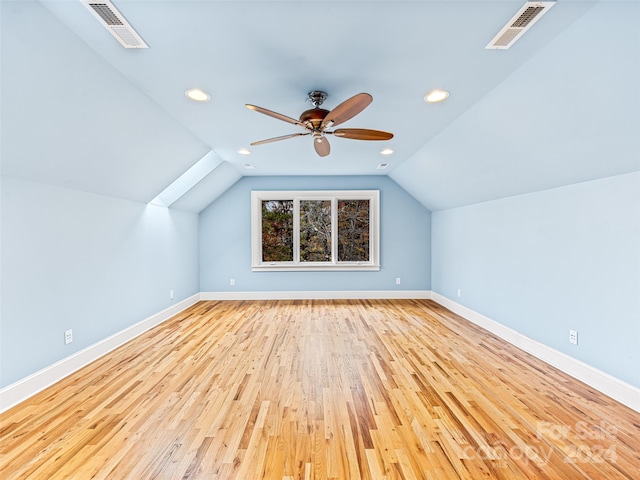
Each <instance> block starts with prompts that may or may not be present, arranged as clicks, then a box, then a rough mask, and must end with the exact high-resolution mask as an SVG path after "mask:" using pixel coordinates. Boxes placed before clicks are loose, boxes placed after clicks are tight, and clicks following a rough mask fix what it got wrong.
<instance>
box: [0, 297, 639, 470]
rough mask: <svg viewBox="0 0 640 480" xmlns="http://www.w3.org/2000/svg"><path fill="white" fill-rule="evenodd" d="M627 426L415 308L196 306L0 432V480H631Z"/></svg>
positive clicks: (634, 456)
mask: <svg viewBox="0 0 640 480" xmlns="http://www.w3.org/2000/svg"><path fill="white" fill-rule="evenodd" d="M639 452H640V415H639V414H638V413H637V412H634V411H633V410H631V409H629V408H627V407H625V406H623V405H621V404H618V403H616V402H615V401H613V400H611V399H610V398H608V397H606V396H604V395H602V394H600V393H598V392H596V391H594V390H593V389H591V388H589V387H587V386H585V385H584V384H582V383H580V382H578V381H576V380H573V379H571V378H570V377H568V376H566V375H564V374H562V373H560V372H559V371H557V370H555V369H553V368H551V367H549V366H548V365H546V364H544V363H543V362H541V361H539V360H537V359H535V358H533V357H531V356H530V355H528V354H526V353H524V352H522V351H520V350H518V349H516V348H514V347H512V346H510V345H509V344H507V343H505V342H504V341H502V340H499V339H497V338H496V337H494V336H492V335H490V334H488V333H487V332H486V331H484V330H482V329H480V328H478V327H476V326H474V325H472V324H470V323H468V322H467V321H465V320H463V319H461V318H460V317H458V316H456V315H454V314H453V313H451V312H450V311H448V310H446V309H445V308H443V307H441V306H439V305H438V304H436V303H434V302H431V301H427V300H415V301H414V300H401V301H398V300H392V301H391V300H390V301H386V300H375V301H358V300H354V301H346V300H343V301H251V302H241V301H237V302H234V301H224V302H222V301H220V302H215V301H211V302H199V303H197V304H196V305H194V306H192V307H191V308H189V309H188V310H186V311H184V312H183V313H181V314H179V315H177V316H176V317H174V318H173V319H171V320H169V321H167V322H165V323H163V324H162V325H160V326H158V327H156V328H155V329H153V330H151V331H149V332H147V333H145V334H143V335H142V336H140V337H138V338H136V339H135V340H133V341H131V342H129V343H128V344H126V345H124V346H122V347H121V348H119V349H117V350H116V351H114V352H112V353H111V354H109V355H107V356H106V357H103V358H101V359H100V360H98V361H96V362H94V363H92V364H91V365H89V366H87V367H85V368H84V369H82V370H81V371H79V372H77V373H76V374H73V375H71V376H70V377H68V378H66V379H65V380H63V381H61V382H59V383H58V384H56V385H54V386H53V387H51V388H49V389H47V390H46V391H44V392H42V393H40V394H38V395H36V396H34V397H32V398H31V399H29V400H28V401H26V402H24V403H22V404H21V405H19V406H17V407H15V408H13V409H11V410H9V411H8V412H5V413H4V414H3V415H2V416H1V417H0V478H2V479H38V480H39V479H43V480H45V479H46V480H50V479H61V478H73V479H80V480H84V479H90V478H99V479H135V480H142V479H190V478H198V479H208V480H209V479H211V480H213V479H242V480H244V479H282V480H284V479H374V480H380V479H456V478H465V479H466V478H468V479H480V478H500V479H520V478H522V479H538V478H548V479H556V478H558V479H618V478H626V479H638V478H640V475H639V472H640V454H639Z"/></svg>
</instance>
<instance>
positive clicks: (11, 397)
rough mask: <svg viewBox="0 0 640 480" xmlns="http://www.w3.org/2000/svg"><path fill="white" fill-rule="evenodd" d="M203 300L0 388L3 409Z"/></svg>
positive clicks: (178, 305)
mask: <svg viewBox="0 0 640 480" xmlns="http://www.w3.org/2000/svg"><path fill="white" fill-rule="evenodd" d="M199 300H200V294H195V295H192V296H191V297H189V298H186V299H185V300H182V301H181V302H178V303H176V304H175V305H172V306H171V307H169V308H167V309H165V310H163V311H161V312H158V313H156V314H154V315H151V316H150V317H148V318H146V319H145V320H142V321H141V322H138V323H136V324H135V325H132V326H130V327H128V328H125V329H124V330H121V331H119V332H117V333H115V334H113V335H111V336H110V337H107V338H105V339H104V340H101V341H100V342H98V343H95V344H93V345H90V346H89V347H87V348H85V349H83V350H80V351H79V352H76V353H74V354H73V355H70V356H68V357H66V358H63V359H62V360H60V361H58V362H56V363H54V364H53V365H49V366H48V367H46V368H43V369H42V370H40V371H38V372H35V373H33V374H31V375H29V376H28V377H25V378H23V379H20V380H18V381H17V382H15V383H12V384H11V385H7V386H6V387H4V388H2V389H0V412H4V411H5V410H8V409H10V408H11V407H13V406H15V405H17V404H18V403H20V402H22V401H24V400H26V399H27V398H29V397H31V396H33V395H35V394H36V393H38V392H40V391H42V390H44V389H45V388H47V387H49V386H51V385H53V384H54V383H56V382H59V381H60V380H62V379H63V378H64V377H66V376H68V375H70V374H72V373H73V372H75V371H77V370H79V369H80V368H82V367H84V366H86V365H88V364H89V363H91V362H93V361H94V360H97V359H98V358H100V357H102V356H103V355H105V354H107V353H109V352H110V351H112V350H113V349H115V348H117V347H119V346H120V345H122V344H124V343H126V342H128V341H129V340H132V339H133V338H135V337H137V336H138V335H140V334H142V333H144V332H146V331H147V330H149V329H151V328H153V327H155V326H156V325H159V324H160V323H162V322H164V321H165V320H168V319H169V318H171V317H173V316H174V315H176V314H178V313H180V312H181V311H182V310H184V309H186V308H188V307H190V306H191V305H193V304H194V303H196V302H197V301H199Z"/></svg>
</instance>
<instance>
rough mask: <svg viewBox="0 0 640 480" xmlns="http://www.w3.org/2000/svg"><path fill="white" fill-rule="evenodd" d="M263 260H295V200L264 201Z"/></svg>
mask: <svg viewBox="0 0 640 480" xmlns="http://www.w3.org/2000/svg"><path fill="white" fill-rule="evenodd" d="M262 261H263V262H291V261H293V200H263V201H262Z"/></svg>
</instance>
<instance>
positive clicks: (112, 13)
mask: <svg viewBox="0 0 640 480" xmlns="http://www.w3.org/2000/svg"><path fill="white" fill-rule="evenodd" d="M80 2H81V3H82V4H83V5H84V6H85V7H87V8H88V9H89V11H90V12H91V13H93V15H94V16H95V17H96V18H97V19H98V20H100V23H102V25H104V27H105V28H106V29H107V30H109V32H111V35H113V36H114V37H115V39H116V40H118V42H120V44H121V45H122V46H123V47H124V48H149V46H148V45H147V44H146V43H144V40H142V37H141V36H140V35H138V32H136V31H135V30H134V29H133V27H132V26H131V25H130V24H129V22H127V20H126V19H125V18H124V17H123V16H122V14H121V13H120V12H119V11H118V9H117V8H116V7H115V6H114V5H113V3H111V2H109V1H108V0H105V1H95V0H80Z"/></svg>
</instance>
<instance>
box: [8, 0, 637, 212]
mask: <svg viewBox="0 0 640 480" xmlns="http://www.w3.org/2000/svg"><path fill="white" fill-rule="evenodd" d="M523 3H524V2H522V1H515V2H513V1H484V0H477V1H467V2H463V1H418V0H416V1H328V2H323V1H278V2H274V1H266V0H263V1H251V2H248V1H180V2H178V1H163V0H146V1H124V0H115V1H114V5H115V6H116V7H117V8H118V9H119V10H120V11H121V12H122V14H123V15H124V16H125V17H126V18H127V20H128V21H129V22H130V23H131V24H132V25H133V27H134V28H135V29H136V30H137V31H138V32H139V33H140V35H141V36H142V37H143V38H144V40H145V41H146V43H147V44H148V45H149V47H150V48H149V49H145V50H132V49H124V48H123V47H122V46H120V45H119V44H118V43H117V42H116V41H115V40H114V39H113V37H111V35H110V34H109V33H108V32H107V31H106V30H105V29H104V28H103V27H102V26H101V25H100V24H99V23H98V21H97V20H96V19H95V18H94V17H93V16H92V15H91V14H90V13H89V11H88V10H87V9H86V8H85V7H84V6H83V5H82V4H81V3H80V2H79V1H43V2H33V1H19V2H18V1H2V2H1V8H2V10H1V14H2V19H1V21H2V59H1V62H2V63H1V66H2V84H1V88H2V90H1V95H2V97H1V100H2V105H1V108H2V125H1V127H2V131H1V134H2V146H1V153H2V174H3V175H7V176H14V177H19V178H24V179H28V180H33V181H37V182H43V183H48V184H53V185H59V186H64V187H69V188H74V189H79V190H84V191H88V192H94V193H98V194H103V195H109V196H114V197H119V198H126V199H131V200H135V201H141V202H148V201H150V200H151V199H153V198H154V197H155V196H156V195H158V194H159V193H160V192H161V191H162V190H163V189H164V188H165V187H166V186H168V185H169V184H170V183H171V182H172V181H173V180H175V179H176V178H177V177H179V176H180V175H181V174H182V173H183V172H184V171H186V170H187V169H188V168H189V167H190V166H192V165H193V164H195V163H196V162H197V161H198V160H199V159H200V158H202V157H203V156H204V155H206V154H207V152H209V151H211V150H213V151H214V152H215V154H216V155H217V156H218V157H220V158H221V159H222V160H223V161H224V162H223V163H222V164H221V165H219V166H218V167H217V168H215V169H214V170H213V171H212V172H211V174H209V176H207V177H205V179H203V180H202V181H201V182H200V183H199V184H198V185H196V187H195V188H194V189H192V190H191V191H189V192H188V193H187V194H186V195H185V196H184V197H183V198H182V199H180V200H178V202H176V203H175V204H174V206H175V207H176V208H181V209H185V210H190V211H201V210H202V209H203V208H205V207H206V205H208V204H209V203H210V202H211V201H213V200H214V199H215V198H216V197H217V196H218V195H219V194H220V193H222V192H223V191H224V190H225V189H226V188H228V187H229V186H230V185H231V184H233V183H234V182H235V181H236V180H237V179H238V178H239V177H240V176H241V175H371V174H381V175H390V176H391V178H393V179H394V180H395V181H396V182H398V183H399V184H400V185H401V186H402V187H403V188H405V189H406V190H407V191H409V192H410V193H411V194H412V195H413V196H414V197H416V198H417V199H418V200H419V201H420V202H421V203H422V204H423V205H425V206H426V207H427V208H429V209H432V210H438V209H445V208H451V207H455V206H460V205H466V204H472V203H477V202H480V201H485V200H490V199H494V198H500V197H504V196H509V195H517V194H521V193H526V192H531V191H537V190H543V189H547V188H552V187H555V186H560V185H566V184H571V183H576V182H580V181H585V180H590V179H594V178H601V177H606V176H611V175H617V174H621V173H626V172H630V171H635V170H638V169H640V140H639V136H640V134H639V133H638V132H640V98H639V93H638V86H639V85H640V35H638V31H639V29H640V8H639V7H640V3H638V2H636V1H604V2H585V1H579V0H578V1H571V0H560V1H558V2H557V4H556V5H555V6H554V7H553V8H552V9H551V10H550V11H549V13H547V14H546V15H545V16H544V17H543V18H542V19H541V20H540V21H539V22H538V23H537V24H536V25H534V27H533V28H532V29H531V30H530V31H529V32H527V33H526V34H525V35H524V36H523V37H522V38H521V39H520V40H519V41H518V42H517V43H516V44H515V45H514V46H513V47H512V48H511V49H509V50H504V51H495V50H486V49H485V48H484V47H485V45H486V44H487V43H488V42H489V40H491V38H492V37H493V36H494V35H495V34H496V33H497V32H498V30H499V29H500V28H501V27H502V26H503V25H504V24H505V23H506V22H507V21H508V20H509V19H510V18H511V17H512V16H513V15H514V14H515V12H516V11H517V10H518V9H519V8H520V7H521V6H522V5H523ZM191 87H200V88H203V89H205V90H206V91H207V92H209V93H210V94H211V96H212V100H211V101H210V102H208V103H203V104H198V103H194V102H192V101H190V100H188V99H187V98H186V97H185V95H184V91H185V90H186V89H188V88H191ZM436 87H442V88H446V89H447V90H449V91H450V92H451V96H450V97H449V99H448V100H447V101H446V102H444V103H441V104H436V105H429V104H426V103H425V102H424V101H423V100H422V98H423V96H424V94H425V93H426V92H427V91H428V90H430V89H432V88H436ZM603 87H606V90H605V91H604V92H603V91H602V90H601V89H602V88H603ZM315 89H320V90H324V91H326V92H327V93H328V98H327V100H326V102H325V105H323V106H324V107H325V108H328V109H331V108H332V107H334V106H336V105H337V104H338V103H340V102H342V101H343V100H345V99H347V98H349V97H351V96H352V95H355V94H356V93H359V92H363V91H364V92H368V93H370V94H372V95H373V97H374V101H373V103H372V104H371V105H370V106H369V107H368V108H367V109H366V110H365V111H363V112H362V113H361V114H359V115H358V116H356V117H355V118H353V119H352V120H349V121H348V122H347V123H345V124H344V126H345V127H361V128H376V129H381V130H388V131H391V132H393V133H394V134H395V137H394V138H393V139H392V140H390V141H385V142H362V141H356V140H346V139H339V138H331V145H332V153H331V155H330V156H329V157H326V158H319V157H318V156H316V155H315V153H314V151H313V147H312V144H311V141H310V139H309V138H307V137H301V138H295V139H291V140H287V141H282V142H275V143H270V144H265V145H261V146H256V147H250V150H251V155H249V156H242V155H240V154H239V153H238V150H239V149H240V148H248V147H249V144H250V143H251V142H252V141H255V140H260V139H264V138H269V137H274V136H279V135H285V134H288V133H295V132H297V131H300V130H298V127H296V126H294V125H290V124H287V123H284V122H280V121H278V120H276V119H273V118H270V117H267V116H264V115H260V114H258V113H256V112H252V111H250V110H248V109H246V108H245V107H244V104H245V103H253V104H256V105H259V106H262V107H265V108H268V109H270V110H274V111H277V112H280V113H283V114H285V115H288V116H290V117H297V116H298V115H299V114H300V113H301V112H302V111H303V110H306V109H308V108H310V107H311V105H310V104H309V103H308V102H307V101H305V100H306V96H307V93H308V92H309V91H311V90H315ZM385 147H389V148H392V149H393V150H394V151H395V153H394V154H393V155H391V156H386V157H384V156H381V155H380V151H381V150H382V148H385ZM248 162H250V163H251V164H253V166H254V167H255V168H254V169H253V170H247V169H245V168H244V167H243V164H245V163H248ZM381 162H384V163H388V164H389V167H388V168H387V169H386V170H376V166H377V165H378V164H379V163H381ZM329 187H330V186H329Z"/></svg>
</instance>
